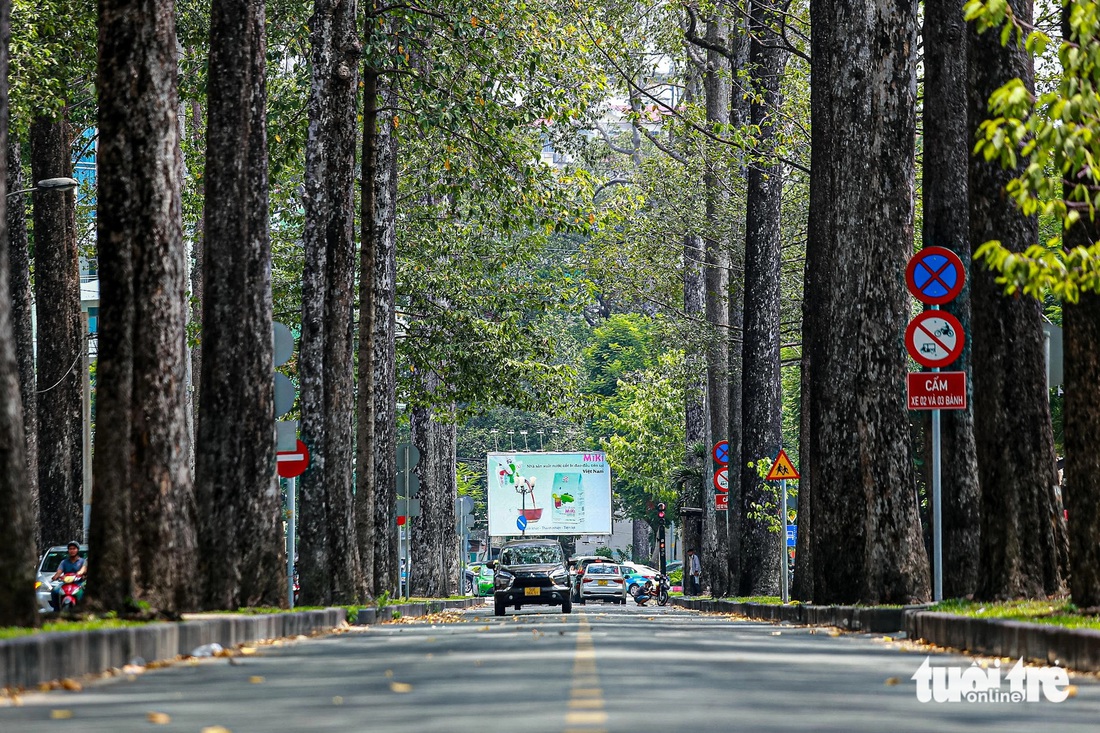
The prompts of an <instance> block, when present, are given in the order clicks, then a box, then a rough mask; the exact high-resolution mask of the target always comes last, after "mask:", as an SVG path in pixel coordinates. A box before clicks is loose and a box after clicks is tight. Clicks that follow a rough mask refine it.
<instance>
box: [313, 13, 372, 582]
mask: <svg viewBox="0 0 1100 733" xmlns="http://www.w3.org/2000/svg"><path fill="white" fill-rule="evenodd" d="M355 13H356V7H355V2H354V0H318V1H317V2H316V3H315V4H314V14H313V19H312V22H311V27H312V33H311V38H310V41H311V44H312V48H313V50H312V54H311V63H312V86H311V90H310V98H309V108H308V109H309V136H308V140H307V146H306V184H305V188H306V195H305V200H304V203H305V209H306V227H305V232H304V239H305V252H306V270H305V273H304V275H303V284H302V285H303V287H302V340H301V344H302V346H301V349H300V352H299V354H300V358H299V375H300V378H301V386H302V390H301V395H302V399H301V410H302V430H301V432H302V440H303V441H304V442H305V443H306V444H307V445H308V446H309V449H310V452H311V460H310V468H309V469H308V470H307V471H306V473H305V474H303V476H302V480H301V497H302V499H301V515H300V516H301V519H302V522H301V526H300V531H299V534H300V536H301V553H300V558H301V560H300V564H299V567H300V574H301V593H302V602H303V603H333V602H340V603H355V602H358V601H359V600H360V599H361V598H362V597H363V596H364V595H365V592H366V589H365V586H364V584H363V578H362V571H361V567H360V562H359V548H358V544H357V541H356V535H355V516H354V508H353V507H354V504H353V500H352V482H353V478H352V465H353V463H352V461H353V460H354V453H353V452H354V443H353V436H352V424H353V422H352V421H353V411H354V405H353V399H354V386H353V378H352V375H353V371H352V334H353V329H354V325H353V319H352V300H353V298H354V285H353V283H354V273H355V269H354V268H355V264H354V262H355V255H354V253H355V238H354V234H353V226H354V196H353V190H352V186H353V180H354V165H355V106H356V101H355V95H356V89H357V87H356V84H357V81H358V68H357V64H358V58H359V51H360V43H359V40H358V34H357V30H356V25H355Z"/></svg>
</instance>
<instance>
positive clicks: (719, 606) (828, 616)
mask: <svg viewBox="0 0 1100 733" xmlns="http://www.w3.org/2000/svg"><path fill="white" fill-rule="evenodd" d="M672 603H673V604H674V605H677V606H682V607H684V608H691V609H693V610H696V611H705V612H709V613H736V614H738V615H741V616H747V617H748V618H754V619H761V620H765V621H786V622H788V623H793V624H803V625H806V626H835V627H837V628H840V629H846V630H848V631H862V632H866V633H871V634H885V633H889V632H900V631H902V630H903V629H905V613H906V612H907V611H910V612H912V611H915V610H917V609H921V608H925V606H904V607H898V608H882V607H875V606H868V607H864V606H808V605H803V604H793V605H788V606H780V605H776V604H770V603H738V602H736V601H725V600H718V599H713V598H673V599H672Z"/></svg>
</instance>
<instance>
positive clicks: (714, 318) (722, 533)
mask: <svg viewBox="0 0 1100 733" xmlns="http://www.w3.org/2000/svg"><path fill="white" fill-rule="evenodd" d="M707 40H708V41H709V42H710V43H712V44H717V45H722V44H724V43H725V41H726V30H725V23H724V22H723V21H721V20H712V21H708V22H707ZM728 73H729V64H728V62H727V60H726V58H725V57H724V56H722V55H721V54H720V53H718V52H717V51H712V50H708V51H707V70H706V72H705V74H704V76H703V89H704V91H705V93H706V114H707V122H708V123H709V124H712V125H724V124H726V123H728V122H729V84H728V82H727V80H726V79H727V75H728ZM703 190H704V195H705V200H706V204H705V206H706V212H705V214H706V227H707V231H706V232H705V234H704V237H703V238H704V242H705V245H704V246H705V256H706V269H705V271H704V279H705V282H706V314H707V323H708V324H709V325H710V327H711V329H712V334H711V339H710V343H709V345H708V347H707V407H708V429H707V432H708V435H709V438H708V440H707V443H708V444H710V445H713V444H714V443H717V442H718V441H720V440H728V438H729V436H728V430H729V306H728V298H729V263H730V257H729V242H728V241H727V240H726V238H725V236H723V235H722V234H721V233H720V232H722V231H724V229H725V228H724V227H723V226H721V224H720V222H719V217H720V216H721V214H722V211H723V209H724V208H725V204H726V202H727V201H728V195H727V194H726V193H725V192H724V189H723V188H722V185H721V183H720V181H719V175H718V161H716V160H709V161H707V163H706V170H705V172H704V174H703ZM716 468H717V466H716V465H714V464H713V461H708V470H709V471H710V473H712V474H713V472H714V470H715V469H716ZM704 493H705V495H706V496H707V500H706V501H705V502H704V505H703V511H704V516H705V517H706V526H707V529H706V532H707V537H713V538H714V545H713V546H712V547H710V548H707V547H706V544H704V552H703V554H702V562H703V573H704V574H705V575H707V576H708V577H709V579H710V588H711V594H712V595H713V596H715V597H721V596H724V595H725V594H726V593H727V591H728V590H729V587H730V584H729V544H730V543H729V522H730V519H729V512H728V511H727V512H722V513H719V512H716V511H715V506H714V498H713V496H714V493H715V492H714V488H713V485H712V484H710V483H708V484H707V485H706V488H705V490H704ZM708 550H709V551H708Z"/></svg>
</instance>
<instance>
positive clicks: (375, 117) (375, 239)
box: [355, 65, 399, 596]
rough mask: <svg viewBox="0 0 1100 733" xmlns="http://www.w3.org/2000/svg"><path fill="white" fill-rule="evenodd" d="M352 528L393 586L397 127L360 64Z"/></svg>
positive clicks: (387, 587) (388, 96)
mask: <svg viewBox="0 0 1100 733" xmlns="http://www.w3.org/2000/svg"><path fill="white" fill-rule="evenodd" d="M363 78H364V105H363V108H364V110H365V113H364V116H363V180H362V186H363V195H362V200H363V250H362V259H361V264H360V280H359V282H360V285H359V288H360V311H359V312H360V320H359V324H360V325H359V332H360V336H359V393H358V400H359V407H358V416H359V422H358V433H357V438H358V441H359V443H358V450H357V455H356V472H357V473H356V480H357V485H358V490H357V492H356V497H355V501H356V512H357V521H358V522H359V524H358V525H357V531H358V536H359V546H360V552H362V553H363V562H364V563H369V564H368V567H369V571H368V572H369V575H370V580H371V585H370V586H368V588H369V589H370V590H371V591H372V592H373V594H374V595H376V596H377V595H380V594H382V593H387V592H388V593H390V594H391V595H395V594H396V593H397V590H398V582H399V578H398V567H399V565H398V560H397V524H396V516H397V515H396V504H397V491H396V486H397V374H396V361H395V360H396V356H395V354H396V333H397V321H396V313H397V311H396V307H395V302H396V282H397V231H396V221H397V128H396V126H395V124H394V122H393V119H394V117H393V115H392V113H391V112H390V110H392V109H393V107H394V105H395V103H396V99H397V95H396V90H395V88H394V86H393V84H392V82H391V81H390V80H389V79H387V78H386V77H383V76H381V75H380V74H379V72H378V71H377V70H376V69H373V68H371V67H370V66H369V65H368V66H366V67H365V69H364V74H363Z"/></svg>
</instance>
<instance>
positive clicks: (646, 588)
mask: <svg viewBox="0 0 1100 733" xmlns="http://www.w3.org/2000/svg"><path fill="white" fill-rule="evenodd" d="M656 595H657V584H656V583H655V582H653V578H648V579H647V580H646V581H645V582H644V583H642V587H641V589H640V590H639V591H638V595H636V596H634V600H635V601H636V602H637V603H638V605H639V606H644V605H645V604H646V601H648V600H649V599H650V598H653V597H654V596H656Z"/></svg>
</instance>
